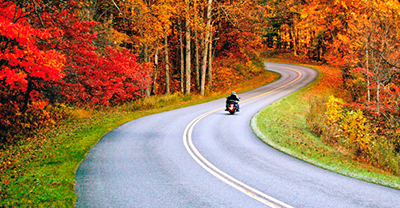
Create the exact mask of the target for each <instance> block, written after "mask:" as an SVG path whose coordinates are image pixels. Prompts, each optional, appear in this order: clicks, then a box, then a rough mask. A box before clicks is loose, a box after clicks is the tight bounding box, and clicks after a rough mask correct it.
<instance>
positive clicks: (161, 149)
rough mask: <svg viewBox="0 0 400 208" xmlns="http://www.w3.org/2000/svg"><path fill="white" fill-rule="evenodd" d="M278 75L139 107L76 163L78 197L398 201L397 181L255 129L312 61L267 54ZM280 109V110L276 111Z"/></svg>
mask: <svg viewBox="0 0 400 208" xmlns="http://www.w3.org/2000/svg"><path fill="white" fill-rule="evenodd" d="M267 67H268V69H269V70H273V71H277V72H279V73H281V74H282V77H281V78H280V79H279V80H278V81H276V82H274V83H271V84H269V85H266V86H264V87H261V88H257V89H255V90H252V91H249V92H246V93H243V94H240V95H239V96H240V97H241V98H242V102H241V103H240V106H241V112H239V113H237V114H235V115H229V114H228V113H227V112H225V111H223V110H222V109H220V108H223V107H224V104H225V100H224V99H220V100H216V101H212V102H208V103H204V104H200V105H196V106H191V107H187V108H182V109H178V110H174V111H169V112H165V113H161V114H156V115H151V116H147V117H143V118H140V119H137V120H134V121H131V122H129V123H127V124H125V125H122V126H120V127H118V128H116V129H114V130H112V131H111V132H109V133H108V134H106V135H105V136H104V137H103V138H102V139H101V140H100V142H99V143H98V144H97V145H95V146H94V147H93V148H92V149H91V151H90V152H89V153H88V154H87V156H86V158H85V159H84V160H83V162H82V163H81V165H80V166H79V168H78V170H77V173H76V180H77V183H76V194H77V195H78V200H77V203H76V206H77V207H275V206H279V207H400V204H399V202H400V191H398V190H394V189H390V188H386V187H382V186H378V185H375V184H370V183H366V182H362V181H359V180H355V179H351V178H348V177H344V176H341V175H338V174H335V173H332V172H329V171H326V170H323V169H320V168H317V167H315V166H313V165H310V164H307V163H305V162H303V161H300V160H297V159H295V158H292V157H290V156H288V155H286V154H283V153H281V152H279V151H277V150H275V149H273V148H271V147H269V146H268V145H266V144H264V143H263V142H261V141H260V140H259V139H258V138H257V137H256V136H255V135H254V133H253V132H252V129H251V127H250V120H251V118H252V116H253V115H254V114H255V113H257V112H258V111H259V110H261V109H262V108H263V107H265V106H267V105H269V104H270V103H272V102H274V101H276V100H278V99H280V98H282V97H284V96H287V95H288V94H290V93H292V92H294V91H296V90H298V89H300V88H302V87H304V86H306V85H307V84H309V83H310V82H311V81H312V80H313V79H315V77H316V76H317V73H316V72H315V71H314V70H312V69H309V68H305V67H299V66H292V65H283V64H267ZM277 116H279V115H277Z"/></svg>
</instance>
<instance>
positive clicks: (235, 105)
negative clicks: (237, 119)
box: [226, 100, 239, 115]
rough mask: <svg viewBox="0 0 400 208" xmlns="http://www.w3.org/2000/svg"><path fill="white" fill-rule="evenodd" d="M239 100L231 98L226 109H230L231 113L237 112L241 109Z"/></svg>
mask: <svg viewBox="0 0 400 208" xmlns="http://www.w3.org/2000/svg"><path fill="white" fill-rule="evenodd" d="M238 105H239V102H238V101H236V100H230V101H228V104H227V109H226V111H229V113H230V114H231V115H233V114H235V112H237V111H239V106H238Z"/></svg>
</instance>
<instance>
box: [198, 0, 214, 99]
mask: <svg viewBox="0 0 400 208" xmlns="http://www.w3.org/2000/svg"><path fill="white" fill-rule="evenodd" d="M211 5H212V0H208V4H207V25H206V35H205V38H204V40H205V44H204V48H203V51H202V57H201V58H202V65H201V72H202V73H201V84H200V85H201V86H200V93H201V95H204V94H205V82H206V67H207V52H208V51H207V50H208V42H207V41H208V40H209V38H210V31H211V28H210V27H211Z"/></svg>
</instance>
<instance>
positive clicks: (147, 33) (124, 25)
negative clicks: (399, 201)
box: [0, 0, 400, 174]
mask: <svg viewBox="0 0 400 208" xmlns="http://www.w3.org/2000/svg"><path fill="white" fill-rule="evenodd" d="M271 50H284V51H288V52H290V53H291V54H292V55H293V56H296V57H304V58H307V59H310V60H313V61H316V62H318V63H319V64H326V65H331V66H334V67H336V69H337V70H338V72H340V73H341V80H340V82H341V84H340V87H341V89H343V92H342V93H341V94H335V95H332V96H331V97H329V98H319V97H317V96H316V98H315V102H314V103H313V104H312V106H313V109H317V110H314V111H311V112H310V116H309V119H308V121H307V122H308V123H309V125H310V128H312V130H313V132H314V133H315V134H318V135H321V137H322V138H324V139H325V140H326V141H327V142H328V143H330V144H332V145H336V146H342V147H344V148H346V149H349V151H350V152H352V154H353V155H354V157H355V158H356V159H357V160H359V161H364V162H366V163H372V164H377V165H379V166H382V167H383V168H384V169H385V170H387V171H389V172H392V173H395V174H400V167H399V166H400V164H399V162H398V161H397V162H396V160H393V159H390V158H396V157H398V155H399V154H400V123H399V122H398V121H399V120H400V3H399V1H398V0H204V1H200V0H123V1H122V0H80V1H72V0H61V1H59V0H35V1H34V0H0V143H1V145H0V147H1V148H0V149H4V148H7V145H10V144H15V143H16V142H17V141H19V140H23V138H26V137H32V136H33V135H35V132H36V131H37V130H38V129H41V128H43V126H46V125H52V124H53V125H54V124H55V123H56V122H58V121H59V120H61V119H64V117H63V116H61V115H60V111H62V110H60V109H62V108H63V107H64V106H77V107H84V108H93V109H96V108H101V107H104V106H118V105H121V104H124V103H129V102H132V101H135V100H138V99H142V98H144V97H151V96H154V95H161V94H172V93H176V92H179V93H182V94H199V95H206V94H207V93H210V92H214V91H219V90H222V89H225V88H227V87H229V86H230V85H232V84H233V83H235V82H239V81H241V80H243V79H249V78H252V77H254V76H257V75H259V74H261V73H262V70H261V71H260V70H259V69H258V68H256V67H254V64H255V63H260V62H261V63H262V58H263V55H262V54H263V53H264V52H265V51H271ZM338 82H339V80H338ZM383 152H385V154H384V156H382V154H383ZM388 155H391V156H390V157H389V156H388Z"/></svg>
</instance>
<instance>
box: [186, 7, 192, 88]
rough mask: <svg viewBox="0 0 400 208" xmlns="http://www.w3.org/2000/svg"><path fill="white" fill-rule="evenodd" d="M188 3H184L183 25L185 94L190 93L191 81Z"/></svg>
mask: <svg viewBox="0 0 400 208" xmlns="http://www.w3.org/2000/svg"><path fill="white" fill-rule="evenodd" d="M189 4H190V2H189V1H188V2H187V3H186V10H187V13H186V23H185V26H186V91H185V94H190V84H191V83H190V82H191V76H190V74H191V69H190V67H191V62H190V58H191V56H190V49H191V48H190V42H191V37H190V24H189V21H190V19H189V18H190V15H189Z"/></svg>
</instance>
